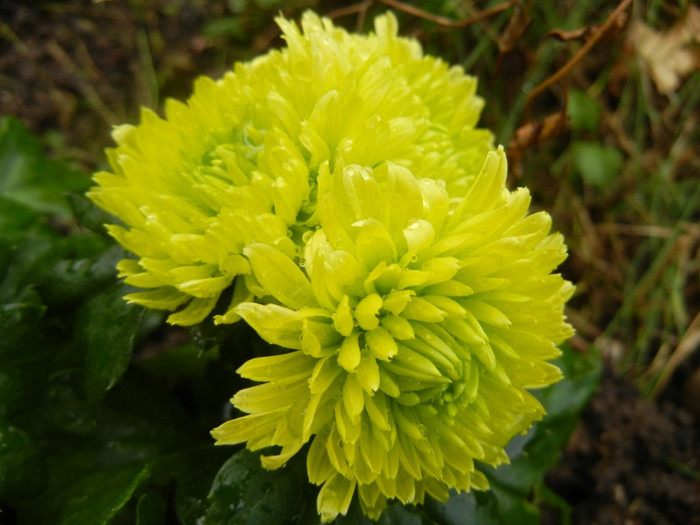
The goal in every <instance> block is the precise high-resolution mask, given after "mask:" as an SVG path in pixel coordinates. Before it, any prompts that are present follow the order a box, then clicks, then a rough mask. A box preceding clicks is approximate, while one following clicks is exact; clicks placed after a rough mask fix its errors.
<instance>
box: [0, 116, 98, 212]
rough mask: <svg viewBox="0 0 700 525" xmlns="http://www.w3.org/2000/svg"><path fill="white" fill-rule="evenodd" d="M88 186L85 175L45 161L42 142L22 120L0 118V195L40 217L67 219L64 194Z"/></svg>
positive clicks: (88, 182)
mask: <svg viewBox="0 0 700 525" xmlns="http://www.w3.org/2000/svg"><path fill="white" fill-rule="evenodd" d="M89 185H90V179H89V178H88V177H86V176H85V175H82V174H80V173H76V172H74V171H71V170H69V169H68V168H66V167H65V166H63V165H62V164H60V163H58V162H54V161H51V160H48V159H46V158H45V156H44V153H43V151H42V147H41V144H40V143H39V141H38V140H37V139H36V138H35V137H34V136H33V135H32V134H31V133H30V131H29V130H28V129H27V128H26V127H25V126H24V124H22V123H21V122H20V121H19V120H17V119H16V118H12V117H2V118H0V195H2V196H3V197H5V198H7V199H9V200H12V201H15V202H17V203H20V204H23V205H25V206H27V207H28V208H30V209H32V210H34V211H37V212H40V213H49V214H55V215H62V216H67V215H70V208H69V206H68V202H67V200H66V198H65V196H64V194H65V193H66V192H70V191H73V192H76V191H84V190H86V189H87V188H88V187H89Z"/></svg>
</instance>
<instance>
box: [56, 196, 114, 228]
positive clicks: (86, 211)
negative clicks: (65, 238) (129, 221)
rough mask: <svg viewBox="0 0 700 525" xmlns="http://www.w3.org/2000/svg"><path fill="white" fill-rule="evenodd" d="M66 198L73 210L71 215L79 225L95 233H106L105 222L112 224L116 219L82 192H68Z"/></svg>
mask: <svg viewBox="0 0 700 525" xmlns="http://www.w3.org/2000/svg"><path fill="white" fill-rule="evenodd" d="M66 198H67V199H68V203H69V205H70V207H71V210H72V211H73V215H74V216H75V218H76V219H77V220H78V222H79V223H80V225H81V226H84V227H85V228H88V229H89V230H92V231H94V232H97V233H101V234H104V235H107V233H106V230H105V226H104V225H105V224H108V223H109V224H114V223H115V222H117V221H118V219H116V218H115V217H113V216H112V215H110V214H109V213H107V212H106V211H104V210H103V209H102V208H100V207H99V206H97V204H95V203H94V202H92V201H91V200H90V199H88V198H87V197H86V196H85V195H84V194H83V193H69V194H68V195H67V196H66Z"/></svg>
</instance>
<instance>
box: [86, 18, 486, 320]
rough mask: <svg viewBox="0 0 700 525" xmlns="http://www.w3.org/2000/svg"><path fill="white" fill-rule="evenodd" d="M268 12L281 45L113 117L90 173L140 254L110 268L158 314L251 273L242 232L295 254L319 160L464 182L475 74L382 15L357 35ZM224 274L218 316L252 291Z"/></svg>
mask: <svg viewBox="0 0 700 525" xmlns="http://www.w3.org/2000/svg"><path fill="white" fill-rule="evenodd" d="M277 22H278V24H279V26H280V28H281V29H282V32H283V36H284V38H285V40H286V42H287V47H286V48H283V49H281V50H279V51H277V50H276V51H271V52H269V53H268V54H266V55H264V56H261V57H259V58H257V59H255V60H253V61H251V62H248V63H239V64H236V65H235V68H234V70H233V71H231V72H229V73H227V74H226V75H225V76H224V77H223V78H222V79H221V80H219V81H214V80H211V79H209V78H200V79H198V80H197V82H196V83H195V87H194V94H193V95H192V97H191V98H190V99H189V100H188V102H187V103H186V104H183V103H180V102H177V101H174V100H168V101H167V103H166V106H165V118H160V117H158V116H157V115H156V114H155V113H153V112H152V111H148V110H144V111H143V113H142V116H141V123H140V124H139V125H138V126H130V125H123V126H120V127H118V128H117V129H116V130H115V132H114V138H115V140H116V143H117V147H116V148H114V149H112V150H110V151H109V152H108V157H109V162H110V165H111V168H112V172H101V173H98V174H97V175H96V176H95V181H96V183H97V186H96V187H95V188H93V189H92V191H91V192H90V194H89V196H90V197H91V198H92V199H93V200H94V201H95V202H96V203H97V204H98V205H99V206H101V207H102V208H104V209H105V210H107V211H109V212H110V213H112V214H113V215H115V216H116V217H117V218H118V219H119V220H120V221H121V224H119V225H110V226H109V232H110V233H111V235H112V236H113V237H114V238H115V239H116V240H117V241H118V242H119V243H120V244H121V245H122V246H124V247H125V248H126V249H127V250H129V251H130V252H132V253H133V254H135V255H136V257H137V258H135V259H127V260H124V261H122V262H121V263H120V265H119V270H120V272H121V276H122V277H125V280H126V282H127V283H129V284H132V285H134V286H137V287H142V288H147V289H150V290H148V291H144V292H138V293H134V294H131V295H129V296H128V297H127V299H129V300H130V301H133V302H135V303H139V304H142V305H145V306H148V307H152V308H162V309H166V310H171V311H172V310H178V311H177V312H176V313H174V314H173V315H171V316H170V317H169V321H170V322H171V323H174V324H181V325H190V324H194V323H197V322H200V321H202V320H203V319H204V318H205V317H206V316H207V315H208V314H209V313H210V312H211V310H212V308H213V307H214V306H215V304H216V303H217V301H218V299H219V297H220V295H221V293H222V291H224V290H225V289H227V288H229V287H231V286H232V285H234V279H235V278H236V277H237V276H239V275H249V274H250V265H249V262H248V260H247V257H246V255H245V251H244V248H245V247H246V246H247V245H249V244H251V243H260V244H264V245H266V246H269V247H274V248H275V249H276V250H278V251H280V252H281V253H282V254H284V255H286V256H288V257H290V258H294V257H298V256H299V255H300V254H301V251H302V245H303V243H302V242H301V237H302V235H303V233H304V231H306V230H307V229H308V228H309V227H312V226H313V225H314V224H315V223H316V222H317V219H316V218H315V214H314V212H315V207H316V200H317V195H318V188H317V182H316V181H317V177H318V173H319V170H320V169H321V168H322V166H325V167H326V169H331V170H335V169H336V168H338V167H343V166H349V165H354V164H357V165H360V166H377V165H379V164H380V163H382V162H386V161H390V162H392V163H393V164H395V165H397V166H402V167H404V168H406V169H409V170H411V172H412V173H413V174H414V175H415V176H417V177H427V178H434V179H439V180H442V181H444V183H445V185H446V188H447V190H448V191H449V192H451V193H454V194H455V195H461V194H463V193H464V191H465V189H466V188H467V187H468V185H469V182H470V180H471V178H470V177H473V174H474V173H476V172H478V169H479V167H480V166H481V164H482V162H483V159H484V157H485V155H486V153H487V151H489V150H490V149H492V137H491V134H490V133H489V132H488V131H485V130H478V129H475V125H476V122H477V119H478V117H479V113H480V110H481V107H482V100H481V99H480V98H478V97H476V96H475V89H476V80H475V79H474V78H472V77H469V76H467V75H465V74H464V72H463V70H462V69H461V68H459V67H448V66H447V65H446V64H445V63H444V62H443V61H441V60H439V59H436V58H433V57H430V56H424V55H423V54H422V51H421V48H420V46H419V44H418V43H417V42H415V41H414V40H410V39H406V38H401V37H398V36H397V33H398V28H397V23H396V19H395V17H394V16H393V15H392V14H391V13H388V14H386V15H383V16H380V17H378V18H377V19H376V20H375V32H374V33H373V34H369V35H352V34H348V33H347V32H346V31H344V30H342V29H339V28H336V27H334V26H333V24H332V22H331V21H330V20H328V19H321V18H319V17H318V16H317V15H315V14H313V13H311V12H307V13H306V14H305V15H304V16H303V20H302V29H299V28H298V27H297V26H296V25H295V24H294V23H293V22H290V21H288V20H285V19H282V18H280V19H278V21H277ZM238 281H240V282H238ZM236 284H237V286H236V292H235V293H234V301H233V304H232V306H231V311H230V313H229V315H228V316H226V317H225V318H224V319H225V321H226V322H233V321H235V320H237V316H236V315H235V314H234V313H233V309H232V308H233V306H235V304H236V303H237V302H240V301H241V299H245V298H247V297H249V295H250V294H251V293H254V292H253V291H251V290H250V289H249V287H248V284H249V283H248V282H247V280H246V279H238V280H236Z"/></svg>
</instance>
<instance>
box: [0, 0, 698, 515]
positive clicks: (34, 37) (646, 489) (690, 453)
mask: <svg viewBox="0 0 700 525" xmlns="http://www.w3.org/2000/svg"><path fill="white" fill-rule="evenodd" d="M170 4H171V7H173V6H174V7H177V9H175V8H173V9H171V10H168V9H169V7H168V2H167V1H166V0H162V1H160V2H138V1H134V2H117V1H103V2H97V1H90V0H69V1H66V2H62V3H58V2H46V3H45V4H44V3H42V2H25V1H22V0H17V1H8V0H0V71H1V72H2V73H1V74H0V114H4V115H8V114H9V115H14V116H17V117H18V118H20V119H21V120H22V121H23V122H24V123H25V124H26V125H28V126H29V127H30V129H32V131H34V132H35V133H38V134H40V135H42V136H44V137H45V139H47V141H48V142H49V143H50V144H51V145H52V146H53V148H54V152H53V153H54V154H57V155H58V156H61V157H68V158H69V159H70V160H72V161H74V162H75V163H77V164H78V165H79V166H80V167H82V168H83V169H85V170H88V171H89V170H92V169H95V167H96V166H97V165H99V164H100V163H101V162H103V160H102V153H101V151H102V149H103V148H104V147H105V146H108V145H109V141H110V139H109V130H110V126H111V125H114V124H117V123H119V122H126V121H131V122H133V121H135V120H136V116H137V112H138V109H137V108H138V107H139V105H143V104H154V103H156V101H155V100H153V92H152V89H151V88H152V87H153V86H150V87H149V82H150V83H152V82H156V83H157V87H158V92H159V94H160V95H163V94H166V95H173V96H178V97H180V98H183V97H184V96H185V94H186V92H187V91H188V90H189V87H190V85H191V80H192V78H194V77H195V76H196V75H198V74H200V73H206V74H213V75H214V76H216V73H217V71H218V69H217V68H219V67H220V65H221V63H222V56H223V57H224V58H225V61H226V62H228V63H229V64H230V62H231V61H232V59H233V58H237V57H236V51H229V52H227V53H226V54H224V55H222V51H221V49H222V46H225V45H228V46H229V49H232V46H231V43H232V41H236V40H237V42H238V45H237V49H245V50H247V51H246V52H248V53H254V52H256V47H261V46H262V45H265V44H269V42H270V41H271V40H272V39H273V38H274V31H273V32H270V28H269V27H268V26H269V23H268V22H267V21H265V22H261V21H260V20H258V21H257V22H256V21H254V20H253V21H251V20H248V22H247V23H248V24H253V23H256V24H258V27H257V29H259V30H256V31H255V35H256V36H255V39H254V37H253V36H246V35H236V34H233V33H232V34H231V35H224V36H223V37H222V36H221V35H219V36H216V35H214V36H211V37H204V36H202V33H201V25H202V20H205V19H214V18H216V17H220V16H221V15H222V14H225V13H222V12H217V9H218V10H219V11H220V10H221V9H224V8H223V7H221V6H222V5H224V4H226V2H211V3H207V2H192V3H188V2H184V3H183V2H170ZM214 4H217V6H214ZM306 5H309V3H308V2H307V3H306ZM135 6H138V8H137V7H135ZM193 6H194V7H193ZM267 20H270V18H269V17H268V18H267ZM105 27H109V28H111V30H105V29H104V28H105ZM114 28H118V30H114ZM144 38H145V39H146V41H147V42H148V46H146V47H144V45H143V42H144V41H143V39H144ZM222 38H223V39H224V40H222ZM232 39H233V40H232ZM260 39H262V41H263V42H262V43H261V40H260ZM233 47H235V46H233ZM146 48H148V49H150V52H151V56H150V57H144V49H146ZM149 64H150V65H151V66H153V71H152V72H151V75H150V76H149V75H144V73H143V71H144V65H149ZM51 137H54V138H53V140H52V139H51ZM56 137H59V139H56ZM672 390H673V387H672V388H671V391H672ZM699 470H700V411H698V410H697V408H695V409H694V410H689V409H687V408H685V407H683V406H682V405H681V403H680V402H678V401H677V400H675V399H673V398H672V396H671V397H669V399H668V400H667V401H663V402H660V403H651V402H649V401H647V400H645V399H643V398H642V397H641V396H640V395H639V393H638V392H637V391H636V389H635V388H634V386H632V384H631V383H629V382H627V381H625V380H624V379H622V378H620V377H617V376H615V375H614V374H612V373H611V372H610V371H606V372H605V374H604V376H603V379H602V382H601V385H600V387H599V388H598V390H597V392H596V393H595V395H594V397H593V399H592V401H591V403H590V405H589V406H588V408H587V409H586V410H585V411H584V412H583V415H582V420H581V424H580V426H579V427H578V429H577V430H576V432H575V433H574V435H573V436H572V439H571V441H570V443H569V445H568V448H567V449H566V451H565V453H564V454H563V456H562V458H561V461H560V463H559V464H558V466H557V467H556V468H554V470H552V471H551V472H550V473H549V474H548V476H547V480H546V481H547V483H548V485H549V487H550V488H551V489H552V490H553V491H554V492H555V493H557V494H558V495H560V496H561V497H562V498H563V499H564V500H566V501H567V502H568V503H569V504H570V505H571V506H572V509H573V510H572V516H571V521H572V523H574V524H586V525H589V524H600V525H607V524H624V525H627V524H683V525H692V524H700V475H699V474H698V472H699ZM553 516H555V513H554V512H549V511H547V509H545V512H544V515H543V522H545V523H555V522H556V521H554V520H555V518H553Z"/></svg>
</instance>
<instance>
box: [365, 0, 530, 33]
mask: <svg viewBox="0 0 700 525" xmlns="http://www.w3.org/2000/svg"><path fill="white" fill-rule="evenodd" d="M521 1H522V0H506V1H505V2H503V3H501V4H498V5H497V6H494V7H492V8H491V9H485V10H484V11H479V12H478V13H476V14H475V15H472V16H470V17H469V18H465V19H463V20H452V19H451V18H447V17H444V16H440V15H434V14H432V13H428V12H427V11H423V10H422V9H418V8H417V7H413V6H412V5H409V4H405V3H404V2H399V1H398V0H379V2H380V3H382V4H384V5H388V6H389V7H393V8H394V9H396V10H397V11H403V12H404V13H408V14H409V15H413V16H416V17H418V18H422V19H424V20H428V21H430V22H434V23H436V24H439V25H441V26H443V27H447V28H449V29H462V28H465V27H467V26H470V25H472V24H474V23H476V22H480V21H481V20H484V19H486V18H489V17H490V16H493V15H495V14H498V13H500V12H501V11H505V10H506V9H508V8H509V7H511V6H514V5H515V4H519V3H520V2H521Z"/></svg>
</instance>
